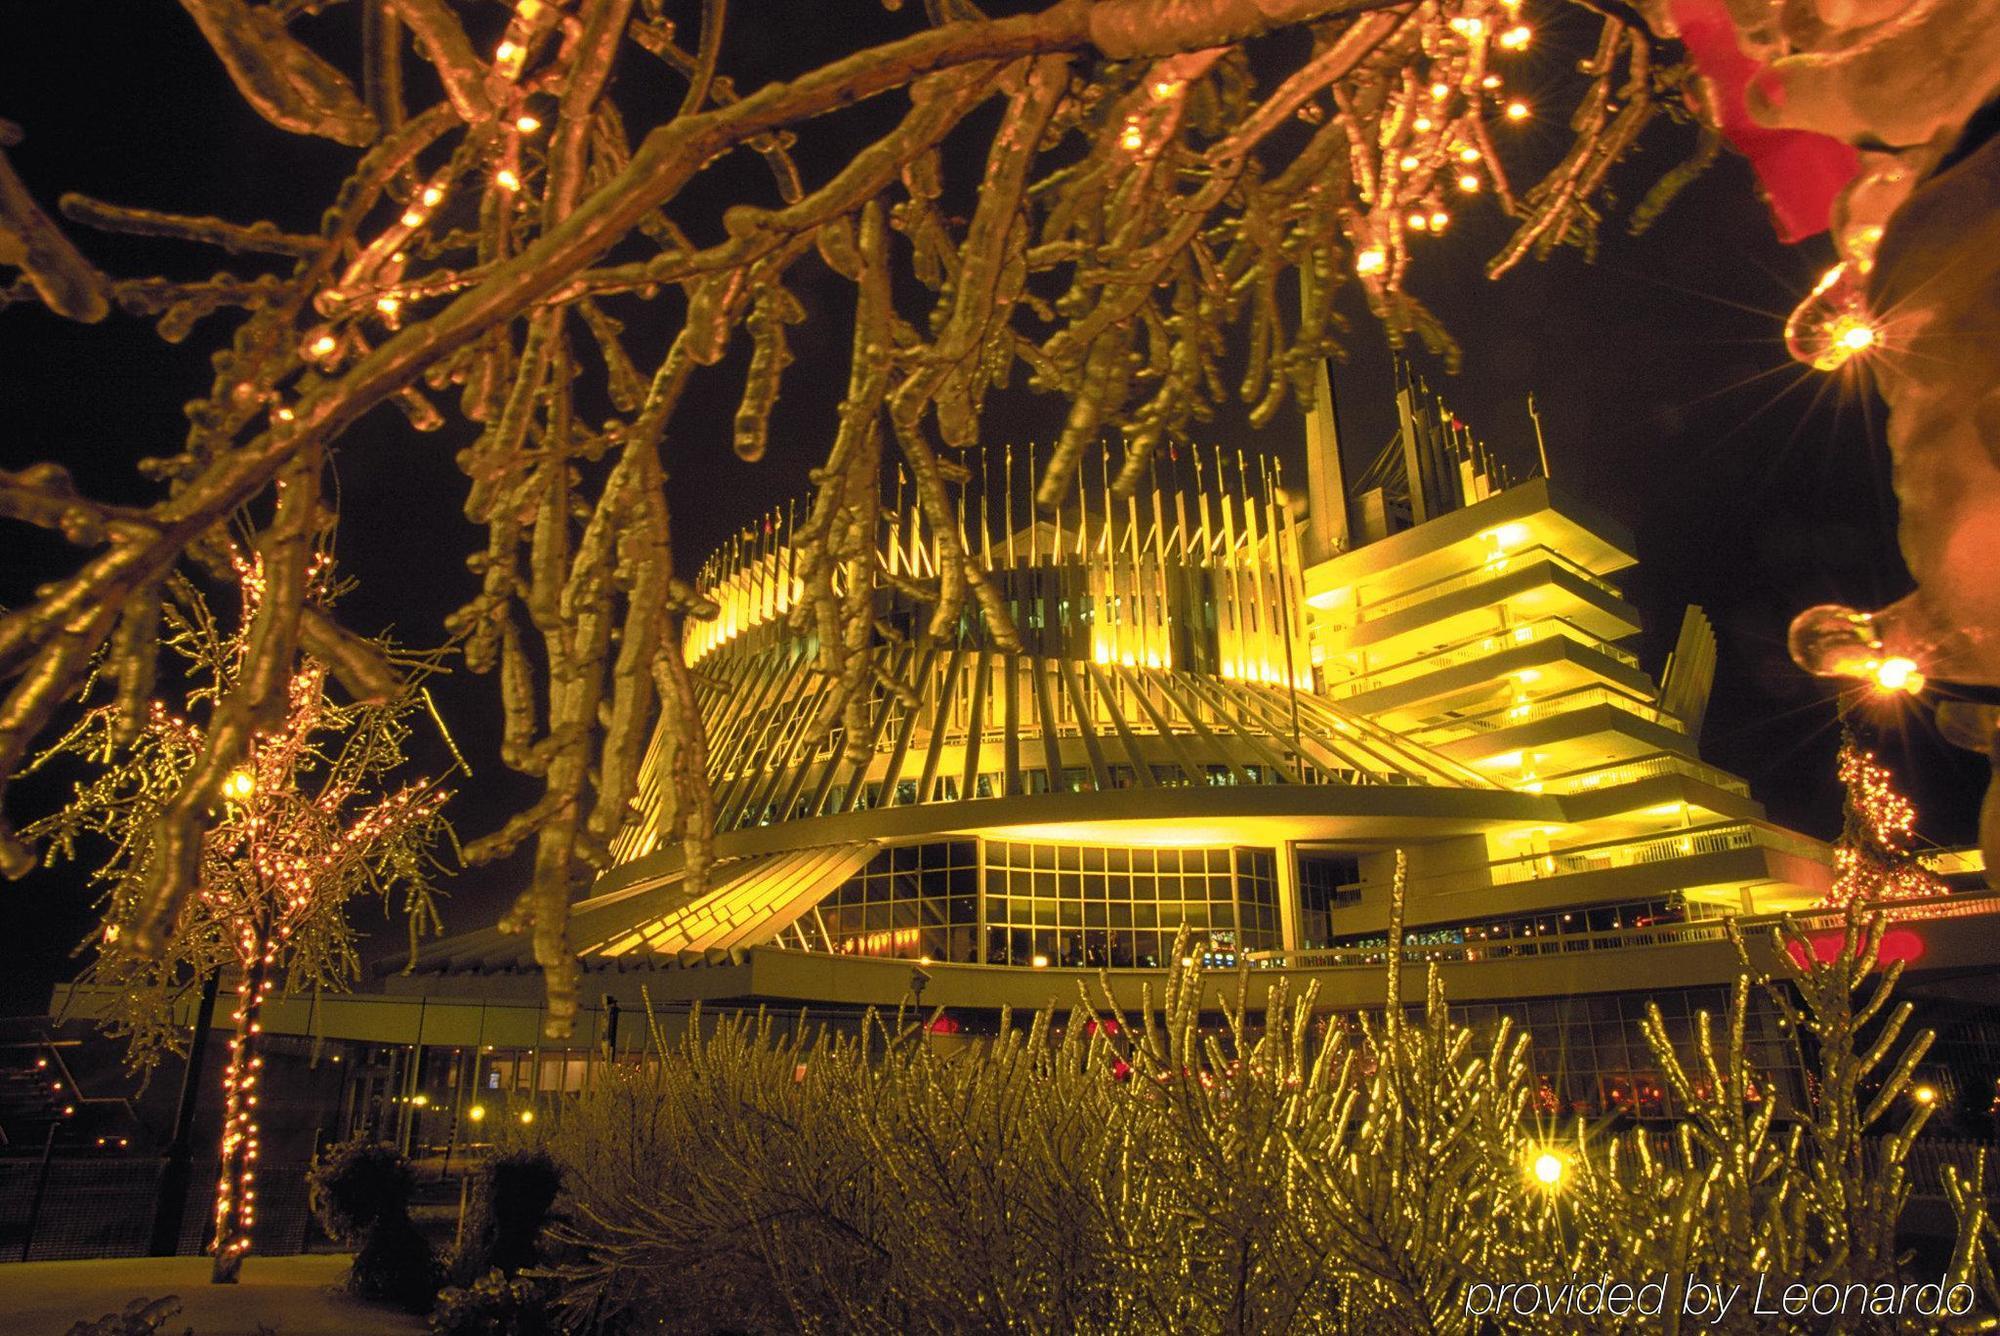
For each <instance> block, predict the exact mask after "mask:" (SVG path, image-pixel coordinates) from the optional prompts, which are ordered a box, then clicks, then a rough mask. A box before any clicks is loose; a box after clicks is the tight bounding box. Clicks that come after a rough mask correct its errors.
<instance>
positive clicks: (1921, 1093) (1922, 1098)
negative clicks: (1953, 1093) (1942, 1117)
mask: <svg viewBox="0 0 2000 1336" xmlns="http://www.w3.org/2000/svg"><path fill="white" fill-rule="evenodd" d="M1910 1098H1911V1099H1913V1100H1915V1101H1916V1102H1917V1103H1919V1104H1921V1105H1923V1106H1924V1107H1925V1108H1927V1109H1928V1108H1929V1107H1930V1106H1931V1105H1933V1104H1935V1103H1937V1087H1936V1086H1932V1085H1916V1086H1911V1087H1910Z"/></svg>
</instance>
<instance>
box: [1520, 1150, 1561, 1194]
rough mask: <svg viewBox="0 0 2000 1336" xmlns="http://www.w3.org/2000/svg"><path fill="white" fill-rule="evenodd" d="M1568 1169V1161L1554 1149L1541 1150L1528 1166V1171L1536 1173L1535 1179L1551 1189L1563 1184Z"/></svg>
mask: <svg viewBox="0 0 2000 1336" xmlns="http://www.w3.org/2000/svg"><path fill="white" fill-rule="evenodd" d="M1568 1171H1569V1163H1568V1161H1566V1160H1565V1159H1563V1157H1562V1156H1560V1155H1558V1154H1556V1153H1555V1152H1554V1151H1552V1150H1545V1151H1543V1152H1541V1154H1539V1155H1537V1156H1535V1158H1534V1161H1533V1162H1532V1163H1531V1164H1529V1166H1528V1172H1529V1173H1531V1174H1533V1175H1534V1178H1535V1181H1536V1182H1537V1183H1539V1184H1541V1185H1542V1186H1543V1187H1545V1188H1548V1189H1550V1190H1551V1191H1553V1190H1555V1189H1556V1188H1559V1187H1561V1186H1562V1181H1563V1175H1564V1174H1566V1173H1567V1172H1568Z"/></svg>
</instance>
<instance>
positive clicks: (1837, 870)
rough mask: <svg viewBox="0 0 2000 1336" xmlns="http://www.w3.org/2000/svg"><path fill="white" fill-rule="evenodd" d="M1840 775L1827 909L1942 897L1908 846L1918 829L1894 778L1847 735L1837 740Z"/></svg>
mask: <svg viewBox="0 0 2000 1336" xmlns="http://www.w3.org/2000/svg"><path fill="white" fill-rule="evenodd" d="M1839 773H1840V782H1841V785H1842V787H1843V788H1844V789H1845V790H1846V796H1845V798H1844V800H1843V802H1842V824H1841V830H1840V842H1839V843H1838V844H1836V845H1835V846H1834V850H1833V871H1834V880H1833V889H1832V890H1831V891H1829V892H1828V893H1827V897H1826V900H1827V903H1828V904H1830V905H1835V906H1839V907H1841V908H1845V907H1847V906H1849V905H1871V904H1877V903H1879V902H1881V901H1884V900H1915V899H1920V898H1922V897H1924V896H1931V895H1943V894H1944V892H1945V884H1944V882H1942V881H1941V880H1939V879H1938V876H1937V874H1936V873H1934V872H1932V871H1931V870H1930V869H1929V868H1927V867H1925V866H1924V863H1923V860H1922V859H1920V858H1918V857H1917V855H1916V854H1915V852H1914V851H1913V850H1912V849H1911V846H1910V842H1911V839H1912V838H1913V837H1914V836H1915V834H1916V828H1917V809H1916V806H1915V804H1913V803H1912V802H1911V801H1910V800H1909V799H1908V798H1906V797H1904V796H1903V795H1902V793H1900V792H1899V791H1898V790H1897V788H1896V777H1895V776H1894V775H1892V774H1890V773H1889V771H1888V769H1887V768H1886V767H1885V766H1883V765H1882V763H1881V762H1880V761H1878V760H1876V759H1875V753H1874V752H1872V751H1869V750H1868V749H1867V748H1865V747H1863V746H1862V745H1861V742H1860V739H1858V738H1856V737H1855V736H1854V733H1853V731H1852V730H1848V731H1847V732H1846V733H1844V734H1843V735H1842V736H1841V739H1840V758H1839Z"/></svg>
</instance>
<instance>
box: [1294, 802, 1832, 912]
mask: <svg viewBox="0 0 2000 1336" xmlns="http://www.w3.org/2000/svg"><path fill="white" fill-rule="evenodd" d="M1750 848H1764V849H1776V850H1778V851H1780V852H1782V853H1789V854H1795V855H1797V856H1799V857H1802V858H1810V859H1813V860H1815V861H1824V860H1826V859H1827V858H1828V857H1829V853H1828V849H1827V846H1826V845H1824V844H1821V843H1820V842H1819V841H1817V840H1813V839H1808V838H1807V837H1805V836H1803V835H1796V834H1794V833H1793V832H1791V831H1788V830H1784V829H1782V828H1780V827H1777V826H1767V825H1762V824H1759V823H1755V822H1747V821H1746V822H1723V823H1718V824H1715V825H1709V826H1690V827H1688V828H1687V829H1685V830H1676V831H1671V832H1669V833H1666V834H1662V835H1644V836H1638V837H1635V838H1626V839H1618V840H1600V841H1598V842H1596V843H1594V844H1579V845H1574V846H1572V847H1570V848H1566V849H1549V850H1542V851H1539V852H1530V853H1525V854H1516V855H1514V856H1512V857H1510V858H1499V859H1495V860H1494V861H1492V862H1490V863H1482V864H1480V865H1478V866H1477V867H1471V868H1458V869H1454V870H1453V871H1450V872H1436V873H1431V874H1429V875H1427V876H1421V877H1411V878H1409V880H1408V882H1407V883H1406V886H1407V889H1409V890H1412V891H1416V890H1425V891H1429V892H1430V893H1432V894H1434V895H1438V896H1452V895H1478V894H1483V893H1485V892H1486V891H1489V890H1491V889H1492V888H1493V887H1495V886H1514V885H1519V884H1521V883H1523V882H1530V881H1545V880H1548V879H1549V878H1552V877H1566V876H1575V875H1578V874H1581V873H1586V872H1604V871H1608V870H1611V869H1614V868H1626V867H1639V866H1642V865H1644V864H1647V863H1666V862H1672V861H1674V860H1675V859H1680V858H1688V857H1691V856H1693V855H1696V854H1713V853H1725V852H1727V851H1729V850H1731V849H1750ZM1482 874H1483V875H1482ZM1460 883H1463V884H1460ZM1389 885H1390V883H1389V882H1386V881H1356V882H1348V883H1347V884H1345V885H1343V886H1339V887H1336V888H1335V892H1334V893H1335V895H1336V897H1341V898H1345V899H1347V900H1352V899H1353V898H1354V897H1355V896H1357V895H1361V894H1365V893H1367V892H1369V891H1387V890H1388V889H1389ZM1454 886H1455V889H1440V888H1450V887H1454Z"/></svg>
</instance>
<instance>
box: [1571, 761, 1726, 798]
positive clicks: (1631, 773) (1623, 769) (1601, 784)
mask: <svg viewBox="0 0 2000 1336" xmlns="http://www.w3.org/2000/svg"><path fill="white" fill-rule="evenodd" d="M1660 775H1682V776H1685V777H1686V778H1688V779H1695V780H1700V781H1701V782H1702V783H1704V784H1709V785H1712V786H1714V787H1715V788H1718V789H1723V790H1726V791H1727V792H1730V793H1734V794H1737V795H1739V796H1741V797H1745V798H1747V797H1749V796H1750V786H1749V785H1748V784H1746V783H1744V782H1743V781H1742V780H1740V779H1738V778H1737V777H1736V776H1734V775H1732V774H1730V773H1728V772H1727V771H1725V770H1718V769H1716V768H1715V767H1714V766H1712V765H1709V764H1707V763H1706V762H1703V761H1697V760H1695V759H1694V758H1693V757H1692V756H1676V755H1674V754H1673V753H1672V752H1658V753H1656V754H1654V755H1652V756H1642V757H1640V758H1639V759H1638V760H1636V761H1624V762H1621V763H1620V764H1618V765H1607V766H1599V767H1597V768H1595V769H1592V770H1572V771H1570V772H1569V773H1567V774H1561V775H1552V776H1550V777H1548V778H1546V779H1544V780H1543V781H1542V792H1544V793H1562V794H1574V793H1595V792H1597V791H1599V790H1601V789H1615V788H1617V787H1619V786H1620V785H1623V784H1636V783H1638V782H1639V781H1640V780H1642V779H1654V778H1657V777H1658V776H1660Z"/></svg>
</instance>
